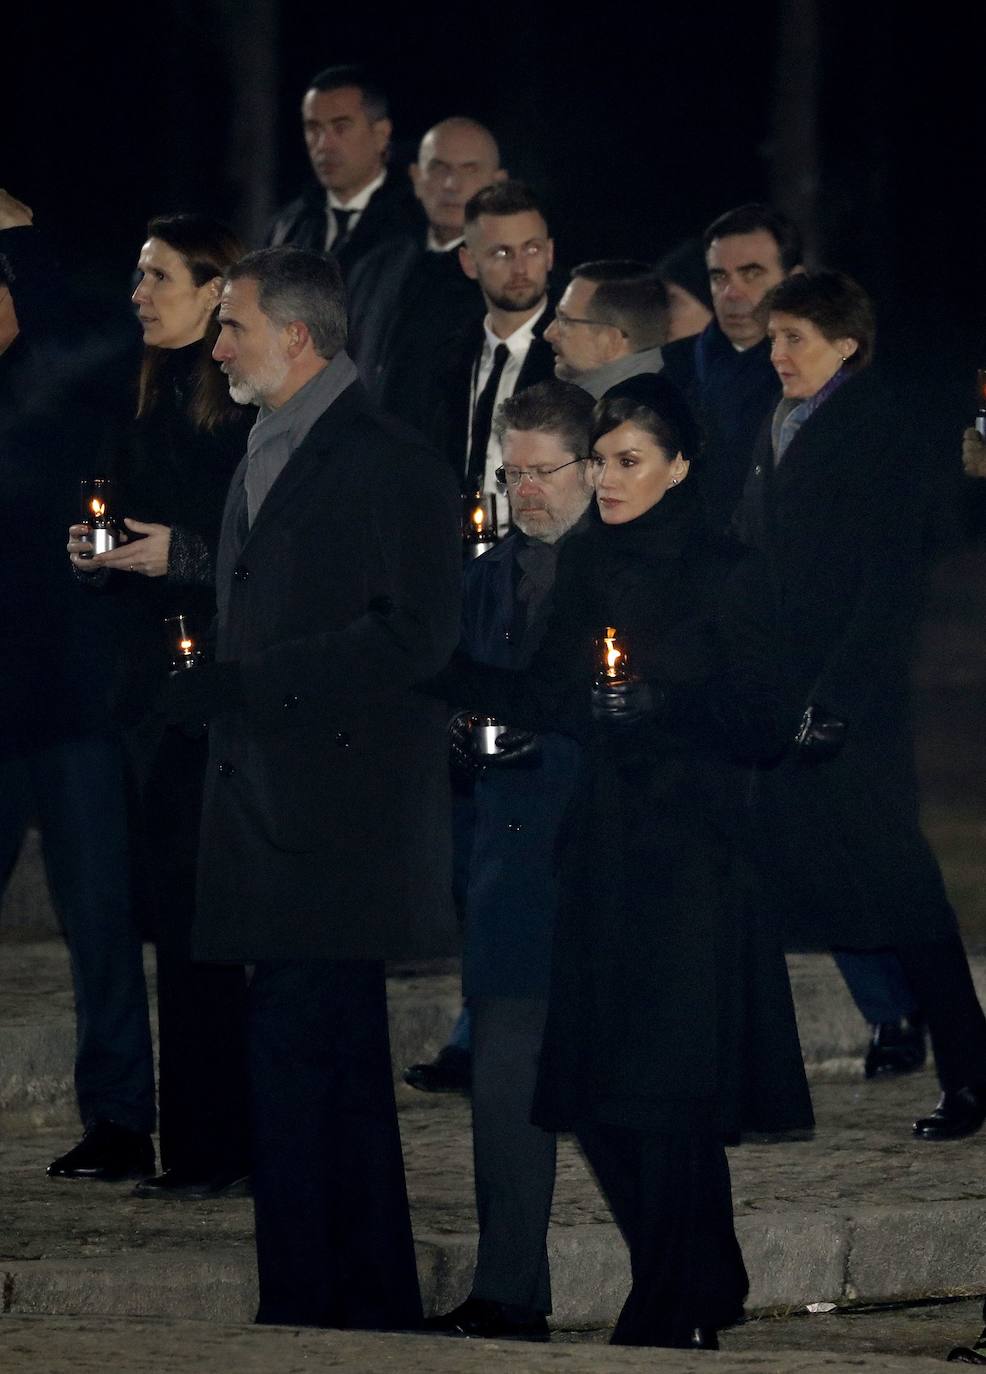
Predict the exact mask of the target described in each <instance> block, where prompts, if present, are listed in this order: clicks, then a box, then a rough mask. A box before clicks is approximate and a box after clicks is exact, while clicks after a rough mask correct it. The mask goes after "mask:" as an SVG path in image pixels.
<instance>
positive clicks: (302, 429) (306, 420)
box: [244, 349, 359, 525]
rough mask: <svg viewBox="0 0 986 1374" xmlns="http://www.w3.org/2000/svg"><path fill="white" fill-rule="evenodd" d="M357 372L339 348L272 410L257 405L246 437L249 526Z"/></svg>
mask: <svg viewBox="0 0 986 1374" xmlns="http://www.w3.org/2000/svg"><path fill="white" fill-rule="evenodd" d="M358 375H359V374H358V373H357V371H356V364H355V363H354V362H353V360H352V358H350V356H349V354H348V353H346V352H345V350H343V349H340V350H339V352H338V353H337V354H336V355H335V357H334V358H333V359H332V361H331V362H330V363H329V364H328V366H327V367H323V368H322V369H321V370H320V371H319V372H317V373H316V374H315V376H314V377H312V379H311V380H310V381H308V382H306V383H305V385H304V386H303V387H302V388H301V390H300V391H296V392H295V393H294V395H293V396H292V397H291V399H290V400H288V401H285V402H284V404H283V405H282V406H278V408H277V409H276V410H270V409H268V407H267V406H261V407H260V414H259V415H258V416H257V420H256V423H255V424H254V426H253V429H251V431H250V435H249V438H248V439H247V467H246V475H245V477H244V485H245V487H246V498H247V519H248V521H249V523H250V524H251V525H252V524H253V522H254V520H255V519H256V518H257V511H258V510H259V509H260V507H261V506H262V505H263V503H264V500H265V499H266V497H267V493H268V492H269V491H270V489H271V487H272V486H273V485H274V483H275V482H276V481H277V479H278V477H280V475H281V473H282V472H283V471H284V468H285V467H286V466H287V462H288V459H289V458H290V457H291V455H292V453H294V451H295V449H297V448H300V446H301V445H302V444H303V443H304V441H305V439H306V438H307V437H308V431H309V430H310V429H311V427H312V425H313V424H314V423H315V421H316V420H317V419H319V417H320V416H322V415H324V414H325V412H326V411H327V410H328V408H329V406H330V405H331V404H332V402H333V401H335V400H338V398H339V397H340V396H341V395H342V393H343V392H344V391H345V390H346V387H347V386H350V385H351V383H353V382H354V381H355V380H356V378H357V376H358Z"/></svg>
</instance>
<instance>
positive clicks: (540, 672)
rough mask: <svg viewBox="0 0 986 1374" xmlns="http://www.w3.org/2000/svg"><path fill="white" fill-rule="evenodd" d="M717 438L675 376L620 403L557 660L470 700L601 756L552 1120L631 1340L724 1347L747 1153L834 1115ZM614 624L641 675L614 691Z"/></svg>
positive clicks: (554, 987)
mask: <svg viewBox="0 0 986 1374" xmlns="http://www.w3.org/2000/svg"><path fill="white" fill-rule="evenodd" d="M695 446H696V445H695V426H694V423H693V421H692V419H691V417H690V415H689V414H688V412H687V409H686V407H685V406H684V403H683V402H682V401H681V399H680V397H679V396H678V394H677V393H676V392H675V391H674V389H673V388H672V387H671V386H670V384H668V383H667V382H664V381H663V379H661V378H659V377H654V376H649V377H637V378H633V379H632V380H631V381H629V382H627V383H625V384H624V385H622V386H620V387H619V388H615V389H614V391H613V392H611V393H610V395H609V396H608V397H607V398H606V399H604V400H603V401H601V402H600V403H599V404H598V406H597V408H596V414H595V422H594V449H593V454H592V459H591V462H592V465H593V471H594V474H595V488H596V501H597V506H596V510H595V513H594V518H593V521H592V524H591V526H590V528H589V530H588V531H587V532H586V533H585V534H584V535H581V536H578V535H577V536H575V537H573V538H572V539H571V541H570V542H569V543H568V544H566V546H565V547H564V549H563V550H562V553H561V555H560V558H559V567H558V575H557V581H556V584H555V593H554V603H553V609H552V618H551V621H550V624H549V627H548V630H547V633H546V636H545V640H544V642H543V645H542V648H541V650H540V651H539V652H538V654H537V655H536V657H535V660H534V662H533V664H532V667H531V669H530V670H529V672H528V673H526V674H514V675H512V674H509V673H506V672H499V673H498V672H496V670H490V669H486V670H479V669H476V668H467V667H465V666H462V667H461V669H460V671H461V676H458V673H457V676H458V682H457V684H456V686H457V688H458V689H459V690H458V691H455V692H454V693H453V694H454V695H456V696H460V695H469V696H471V697H472V700H470V702H469V703H468V704H469V705H470V706H473V707H475V708H478V709H483V710H487V711H491V712H493V713H494V714H495V715H497V716H498V717H500V718H501V719H504V720H509V721H510V722H511V724H512V725H514V724H516V725H522V726H525V727H527V728H530V729H535V730H543V729H547V728H550V729H555V730H559V731H561V732H564V733H568V734H570V735H573V736H575V737H576V738H577V739H579V740H580V741H581V742H582V744H583V746H584V751H583V767H582V773H581V780H580V782H579V783H578V784H577V787H576V796H575V801H574V803H573V806H572V808H571V809H570V814H569V816H568V819H567V821H566V823H565V825H564V827H563V836H562V841H561V844H562V872H561V903H560V912H559V919H558V924H557V927H556V934H555V946H554V954H553V963H552V974H551V990H550V1001H549V1013H548V1023H547V1029H546V1032H545V1041H544V1046H543V1052H542V1058H541V1066H540V1075H539V1082H538V1089H537V1094H536V1098H535V1106H534V1120H535V1122H536V1123H537V1124H539V1125H541V1126H544V1127H545V1128H546V1129H550V1130H570V1131H572V1130H573V1131H575V1133H576V1134H577V1136H578V1139H579V1142H580V1144H581V1145H582V1147H583V1149H584V1151H585V1153H586V1155H587V1157H588V1159H589V1161H590V1163H591V1165H592V1167H593V1169H594V1171H595V1172H596V1175H597V1177H598V1179H599V1182H600V1185H601V1186H602V1188H603V1191H604V1193H605V1194H606V1197H607V1200H608V1201H609V1204H610V1206H611V1208H612V1210H613V1213H614V1216H615V1218H616V1220H617V1222H618V1224H619V1226H620V1228H621V1230H622V1232H623V1234H624V1237H625V1238H626V1240H627V1243H628V1245H629V1248H630V1256H631V1263H632V1270H633V1288H632V1290H631V1293H630V1296H629V1298H628V1299H627V1302H626V1305H625V1306H624V1308H623V1311H622V1313H621V1315H620V1319H619V1322H618V1323H617V1327H616V1331H615V1333H614V1336H613V1340H614V1342H615V1343H618V1344H633V1345H665V1346H690V1345H701V1346H714V1345H715V1344H716V1334H715V1333H716V1332H717V1331H718V1330H719V1329H720V1328H722V1327H724V1326H727V1325H729V1324H730V1323H732V1322H734V1321H736V1320H738V1319H739V1317H740V1315H741V1313H742V1308H743V1300H744V1297H745V1294H746V1290H747V1279H746V1272H745V1268H744V1265H743V1260H742V1256H741V1254H740V1250H739V1246H738V1244H737V1241H736V1237H735V1234H734V1231H733V1223H732V1203H731V1197H730V1184H729V1171H728V1167H727V1163H726V1156H725V1151H724V1141H725V1140H726V1139H735V1138H736V1137H737V1136H738V1135H739V1134H740V1133H741V1132H742V1131H744V1130H755V1131H780V1130H798V1131H800V1130H804V1129H806V1128H809V1127H810V1126H811V1122H812V1118H811V1108H810V1103H809V1100H808V1094H807V1088H806V1085H805V1080H804V1071H803V1067H802V1063H801V1056H800V1048H799V1045H798V1040H797V1031H796V1028H795V1024H794V1016H793V1009H792V1005H791V996H790V988H789V986H788V982H787V972H786V968H785V965H784V961H783V956H782V955H781V953H780V951H779V949H778V948H777V947H776V945H775V944H774V943H773V942H772V940H771V939H770V937H769V935H768V934H767V933H766V932H764V931H762V930H760V929H759V928H758V926H757V924H756V921H755V918H753V917H751V915H750V913H751V912H754V911H756V910H757V903H756V902H755V901H754V900H753V895H752V892H751V884H752V881H753V879H752V874H751V873H750V871H749V868H748V866H747V865H746V864H745V863H744V861H743V857H742V850H741V845H740V838H741V837H740V835H739V822H738V819H737V818H738V817H739V815H740V814H741V810H742V808H741V805H740V801H739V777H740V774H739V770H738V769H734V768H733V766H732V765H731V763H730V762H729V756H730V754H731V753H733V752H736V753H738V754H741V755H744V756H745V755H749V754H751V753H752V754H759V753H760V752H761V751H762V750H764V749H767V750H770V749H771V748H773V747H774V746H775V743H776V736H775V733H774V728H773V720H774V715H773V705H774V702H775V689H774V684H773V683H772V682H771V680H770V672H769V662H770V660H769V657H767V658H765V657H764V656H763V654H762V652H761V651H762V648H763V645H762V644H761V643H760V642H759V640H758V637H757V633H756V627H755V625H754V623H753V617H752V616H751V617H749V622H750V623H749V624H748V625H747V626H746V627H744V631H743V633H742V635H739V634H737V635H735V638H734V636H733V631H734V630H735V628H736V627H735V626H734V625H733V623H732V621H730V631H729V634H728V636H727V634H726V633H724V631H725V620H724V615H723V611H722V607H723V604H724V598H723V593H722V586H723V581H724V578H725V576H726V572H727V568H728V564H729V562H730V559H729V558H728V556H727V554H726V551H724V550H723V549H721V548H719V547H717V546H716V544H715V543H714V541H713V540H712V539H711V538H710V537H709V535H708V534H707V533H706V528H705V521H704V518H703V510H702V502H701V497H700V492H699V490H698V489H697V488H698V479H697V477H696V476H693V475H691V472H690V469H691V460H692V457H693V455H694V451H695ZM606 627H615V631H616V636H615V637H616V640H617V644H618V646H619V648H620V649H622V650H623V651H624V652H625V653H626V654H628V656H629V662H630V667H631V669H632V673H633V677H632V678H631V679H630V680H629V681H625V682H620V681H616V682H609V683H607V682H606V680H605V679H604V678H603V679H600V674H601V672H602V666H601V662H600V652H601V650H600V648H599V647H598V641H599V639H600V637H601V636H605V635H606V634H607V633H610V634H612V630H609V631H607V628H606ZM730 644H732V645H733V646H734V647H735V649H736V650H737V651H738V652H737V654H734V653H733V652H731V651H729V645H730ZM739 651H741V653H740V652H739ZM594 679H596V685H595V686H593V682H594Z"/></svg>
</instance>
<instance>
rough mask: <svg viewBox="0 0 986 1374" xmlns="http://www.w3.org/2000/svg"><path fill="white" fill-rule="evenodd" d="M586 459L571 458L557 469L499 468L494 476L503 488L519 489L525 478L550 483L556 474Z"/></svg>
mask: <svg viewBox="0 0 986 1374" xmlns="http://www.w3.org/2000/svg"><path fill="white" fill-rule="evenodd" d="M584 462H585V459H584V458H570V459H569V460H568V462H567V463H561V464H559V466H558V467H556V468H497V469H496V471H495V472H494V474H493V476H494V477H495V478H496V480H497V482H498V483H499V485H500V486H501V487H519V486H520V484H521V482H523V480H524V478H525V477H527V478H528V479H529V480H530V481H532V482H550V481H551V479H552V477H554V475H555V473H556V472H561V470H562V468H570V467H571V466H572V464H573V463H584Z"/></svg>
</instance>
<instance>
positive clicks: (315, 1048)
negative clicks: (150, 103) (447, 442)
mask: <svg viewBox="0 0 986 1374" xmlns="http://www.w3.org/2000/svg"><path fill="white" fill-rule="evenodd" d="M220 322H221V325H222V328H221V332H220V335H219V339H218V341H217V343H216V347H215V350H214V356H215V357H216V359H217V361H219V362H220V363H221V364H222V367H223V371H224V372H225V373H226V374H227V376H228V378H229V385H230V394H231V395H232V397H233V399H234V400H236V401H239V402H241V403H244V404H245V403H247V402H255V403H256V404H258V405H259V406H260V414H259V417H258V419H257V423H256V424H255V426H254V428H253V430H252V431H251V435H250V439H249V443H248V449H247V456H246V458H245V459H244V461H243V463H242V464H241V466H240V468H239V469H238V471H237V473H236V474H235V476H234V478H233V482H232V485H231V488H230V495H229V499H228V502H227V507H226V512H225V516H224V520H223V528H222V535H221V539H220V547H219V554H218V562H217V577H216V592H217V600H218V608H219V609H218V622H217V640H216V661H215V662H214V663H211V664H209V665H206V666H202V667H201V669H198V668H197V669H196V670H195V671H194V672H192V673H186V674H184V675H183V677H182V678H180V679H178V680H177V682H175V683H174V684H172V688H173V693H172V696H171V698H170V701H169V705H168V715H169V718H170V719H173V720H178V721H191V720H211V722H212V723H211V725H210V739H209V746H210V761H209V771H208V775H207V781H206V788H205V796H204V800H203V820H202V844H201V851H200V870H199V895H198V920H197V925H196V931H195V948H196V952H197V955H198V957H200V958H202V959H205V960H225V961H234V962H245V963H250V964H253V965H254V970H255V971H254V974H253V978H252V980H251V985H250V993H249V1034H250V1074H251V1088H252V1096H253V1109H254V1116H253V1132H254V1158H255V1166H254V1191H255V1202H256V1225H257V1261H258V1269H259V1277H260V1309H259V1312H258V1315H257V1320H258V1321H260V1322H279V1323H286V1324H290V1325H297V1324H300V1325H314V1326H344V1327H367V1328H378V1329H386V1328H398V1327H400V1328H405V1327H414V1326H415V1325H417V1324H418V1323H419V1322H420V1320H421V1304H420V1296H419V1292H418V1281H417V1274H416V1270H415V1262H414V1247H413V1242H412V1237H411V1227H410V1220H409V1216H408V1206H407V1194H406V1190H405V1185H404V1170H403V1163H402V1158H401V1148H400V1137H399V1135H398V1130H397V1115H396V1110H395V1105H394V1096H393V1087H392V1079H391V1066H390V1052H389V1046H388V1032H387V1007H386V995H385V985H384V962H383V961H384V960H385V959H388V958H392V959H407V958H433V957H436V956H444V955H447V954H448V953H450V952H451V950H452V949H453V948H454V945H455V943H456V941H455V921H454V916H453V912H452V904H451V895H450V886H451V884H450V872H451V867H450V839H449V833H448V832H449V796H448V770H447V765H446V756H445V712H444V709H443V707H442V706H441V704H440V703H431V702H429V701H428V700H426V699H425V698H423V697H422V698H419V697H418V696H417V695H416V694H415V693H414V692H413V691H412V688H413V685H414V683H415V682H417V681H418V680H420V679H422V678H425V677H428V676H430V675H431V674H433V673H434V672H435V671H437V670H438V669H439V668H440V667H441V666H442V665H443V664H444V663H445V661H446V660H447V658H448V656H449V654H450V652H451V650H452V649H453V647H454V645H455V643H456V640H457V638H458V620H459V577H460V565H461V550H460V539H459V528H458V521H459V509H458V507H459V497H458V494H457V493H456V490H455V484H454V481H453V480H452V476H451V474H450V473H449V471H448V468H447V466H446V465H445V464H444V463H443V462H442V461H441V460H440V459H439V458H438V457H437V456H436V455H434V454H433V453H432V452H430V451H429V450H428V449H427V448H425V447H424V445H423V444H422V443H421V442H420V441H419V440H418V439H417V437H416V436H414V435H413V434H411V433H409V432H408V431H406V430H404V429H403V428H402V427H401V426H399V425H398V424H396V423H394V422H393V421H391V420H389V419H388V418H386V417H383V416H381V415H380V414H379V413H378V412H377V411H376V410H375V409H373V407H372V406H371V405H370V403H369V401H368V399H367V397H366V394H365V392H364V391H363V389H362V387H361V386H360V385H359V382H358V380H357V376H356V369H355V367H354V365H353V363H352V361H351V360H350V358H349V357H348V355H347V354H346V352H345V350H344V347H343V345H344V343H345V333H346V315H345V304H344V295H343V287H342V280H341V275H340V272H339V268H338V266H337V264H336V263H335V262H333V260H332V259H331V258H325V257H322V256H318V255H315V254H312V253H305V252H301V251H299V250H296V249H288V248H277V249H266V250H264V251H262V252H260V253H254V254H251V255H249V256H248V257H246V258H244V259H243V261H242V262H240V263H239V264H237V266H236V267H235V268H234V269H233V270H232V271H231V272H230V273H229V274H228V279H227V282H226V285H225V287H224V291H223V297H222V302H221V304H220Z"/></svg>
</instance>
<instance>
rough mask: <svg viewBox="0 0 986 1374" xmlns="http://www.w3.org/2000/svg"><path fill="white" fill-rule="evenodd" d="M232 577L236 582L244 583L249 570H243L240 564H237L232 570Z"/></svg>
mask: <svg viewBox="0 0 986 1374" xmlns="http://www.w3.org/2000/svg"><path fill="white" fill-rule="evenodd" d="M233 576H234V577H235V578H236V580H237V582H245V581H246V580H247V578H248V577H249V576H250V569H249V568H245V567H244V566H243V564H242V563H237V565H236V567H235V568H234V569H233Z"/></svg>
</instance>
